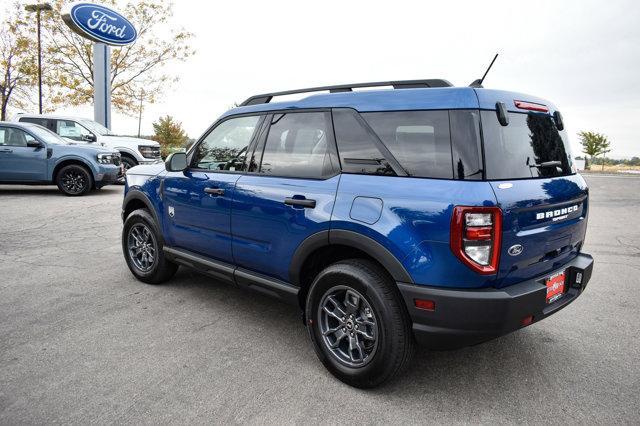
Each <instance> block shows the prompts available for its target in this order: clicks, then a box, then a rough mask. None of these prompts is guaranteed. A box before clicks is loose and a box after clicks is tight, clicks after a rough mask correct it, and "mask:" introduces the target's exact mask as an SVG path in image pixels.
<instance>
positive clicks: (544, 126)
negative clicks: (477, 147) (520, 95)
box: [481, 111, 574, 180]
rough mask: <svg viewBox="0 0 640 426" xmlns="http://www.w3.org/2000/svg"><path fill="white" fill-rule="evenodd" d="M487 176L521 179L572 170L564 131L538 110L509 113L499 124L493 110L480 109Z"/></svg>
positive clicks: (560, 174)
mask: <svg viewBox="0 0 640 426" xmlns="http://www.w3.org/2000/svg"><path fill="white" fill-rule="evenodd" d="M481 117H482V133H483V140H484V152H485V164H486V169H487V170H486V177H487V179H499V180H503V179H524V178H537V177H554V176H566V175H569V174H572V173H574V171H573V165H572V160H571V152H570V149H569V142H568V139H567V135H566V131H559V130H558V128H557V127H556V124H555V122H554V121H553V118H552V117H551V116H550V115H548V114H540V113H534V112H530V113H509V124H508V125H507V126H502V125H500V123H499V122H498V118H497V115H496V112H495V111H482V112H481Z"/></svg>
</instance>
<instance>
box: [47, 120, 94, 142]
mask: <svg viewBox="0 0 640 426" xmlns="http://www.w3.org/2000/svg"><path fill="white" fill-rule="evenodd" d="M55 132H56V133H57V134H58V135H60V136H62V137H63V138H68V139H73V140H76V141H82V140H86V137H87V136H89V135H91V134H92V133H91V132H90V131H88V130H87V129H85V128H84V127H83V126H81V125H80V124H78V123H76V122H75V121H71V120H56V130H55Z"/></svg>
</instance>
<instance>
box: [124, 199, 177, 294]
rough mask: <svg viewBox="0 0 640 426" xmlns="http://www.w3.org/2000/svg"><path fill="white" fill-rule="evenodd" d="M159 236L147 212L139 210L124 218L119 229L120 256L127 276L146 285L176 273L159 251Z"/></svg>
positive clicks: (168, 277)
mask: <svg viewBox="0 0 640 426" xmlns="http://www.w3.org/2000/svg"><path fill="white" fill-rule="evenodd" d="M163 247H164V243H163V239H162V235H161V234H160V232H158V227H157V225H156V223H155V221H154V220H153V217H151V214H150V213H149V211H147V210H145V209H139V210H135V211H133V212H131V214H129V216H127V218H126V220H125V222H124V227H123V229H122V252H123V254H124V258H125V260H126V262H127V266H128V267H129V270H130V271H131V273H132V274H133V275H134V276H135V277H136V278H137V279H138V280H140V281H142V282H145V283H147V284H161V283H163V282H165V281H167V280H169V279H170V278H171V277H173V275H174V274H175V273H176V271H177V270H178V265H176V264H175V263H173V262H171V261H169V260H168V259H167V258H166V257H165V255H164V251H163V250H162V248H163Z"/></svg>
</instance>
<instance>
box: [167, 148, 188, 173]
mask: <svg viewBox="0 0 640 426" xmlns="http://www.w3.org/2000/svg"><path fill="white" fill-rule="evenodd" d="M164 168H165V169H167V171H168V172H182V171H184V170H186V169H187V154H186V153H184V152H174V153H173V154H170V155H169V156H168V157H167V159H166V161H165V162H164Z"/></svg>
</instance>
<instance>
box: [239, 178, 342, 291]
mask: <svg viewBox="0 0 640 426" xmlns="http://www.w3.org/2000/svg"><path fill="white" fill-rule="evenodd" d="M339 180H340V176H334V177H333V178H330V179H327V180H313V179H291V178H279V177H271V176H257V175H246V176H242V177H241V178H240V179H239V180H238V182H237V183H236V192H235V197H234V200H233V214H232V218H231V228H232V231H233V257H234V260H235V262H236V264H237V265H238V266H241V267H243V268H246V269H250V270H253V271H256V272H260V273H262V274H264V275H268V276H272V277H275V278H278V279H280V280H283V281H288V280H289V266H290V262H291V259H292V257H293V254H294V252H295V251H296V249H297V248H298V246H299V245H300V244H301V243H302V242H303V241H304V240H305V239H306V238H307V237H309V236H310V235H313V234H315V233H317V232H320V231H327V230H329V226H330V223H331V212H332V211H333V205H334V200H335V198H336V190H337V188H338V182H339ZM302 196H304V197H306V198H308V199H313V200H315V201H316V207H315V208H313V209H306V208H303V207H295V206H289V205H285V204H284V200H285V198H287V197H291V198H302Z"/></svg>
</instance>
